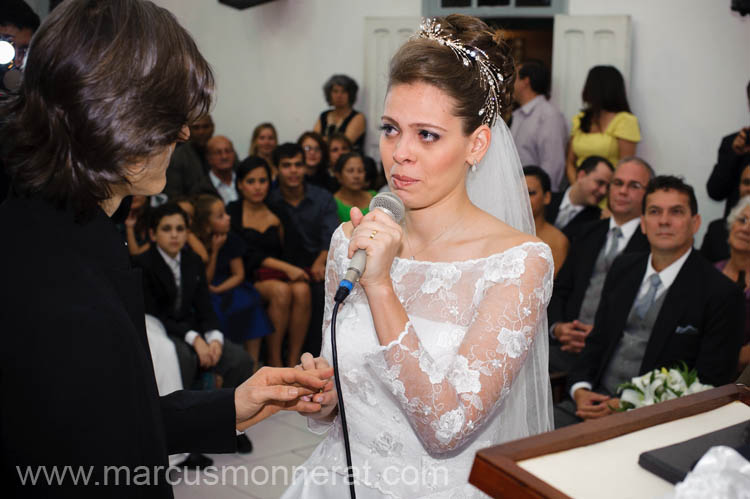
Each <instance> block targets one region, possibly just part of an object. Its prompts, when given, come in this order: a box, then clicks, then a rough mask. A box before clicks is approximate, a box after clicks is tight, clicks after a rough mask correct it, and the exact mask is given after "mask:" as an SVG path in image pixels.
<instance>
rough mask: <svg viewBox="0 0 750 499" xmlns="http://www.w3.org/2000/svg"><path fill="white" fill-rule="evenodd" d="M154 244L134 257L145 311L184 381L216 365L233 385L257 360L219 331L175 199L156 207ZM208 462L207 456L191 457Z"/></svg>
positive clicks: (244, 446)
mask: <svg viewBox="0 0 750 499" xmlns="http://www.w3.org/2000/svg"><path fill="white" fill-rule="evenodd" d="M149 236H150V237H151V240H152V242H153V243H154V244H152V246H151V248H150V249H149V250H148V251H147V252H146V253H144V254H142V255H139V256H138V257H136V258H135V259H134V264H135V265H136V266H137V267H140V268H141V272H142V276H143V277H142V280H143V300H144V306H145V308H144V310H145V312H146V313H147V314H148V315H150V316H152V317H155V318H156V319H158V320H159V321H160V322H161V324H162V325H163V326H164V328H165V330H166V332H167V334H168V335H169V338H170V339H171V340H172V342H173V343H174V346H175V349H176V352H177V358H178V361H179V365H180V372H181V375H182V385H183V386H185V387H188V388H189V387H191V386H193V385H194V383H195V381H196V379H197V376H198V371H199V369H200V370H212V371H213V372H215V373H216V374H217V375H218V376H221V379H222V380H223V383H222V386H223V387H226V388H234V387H236V386H239V385H240V384H241V383H242V382H243V381H245V380H246V379H247V378H249V377H250V376H251V375H252V374H253V361H252V360H251V359H250V357H249V356H248V355H247V353H245V351H244V350H243V349H242V348H241V347H239V346H237V345H236V344H234V343H233V342H231V341H229V340H228V339H225V338H224V335H223V334H222V333H221V331H220V330H219V328H220V326H219V321H218V319H217V318H216V314H215V313H214V310H213V307H212V305H211V299H210V297H209V293H208V284H207V282H206V269H205V267H204V265H203V262H202V261H201V259H200V258H199V257H198V256H197V255H196V254H195V253H193V252H192V250H190V249H189V248H187V247H186V245H185V243H186V241H187V216H186V215H185V213H184V212H183V211H182V209H181V208H180V207H179V206H178V205H177V204H176V203H167V204H163V205H161V206H159V207H157V208H155V209H154V211H153V213H152V215H151V221H150V224H149ZM237 444H238V445H237V447H238V449H239V450H240V452H250V451H251V450H252V444H251V443H250V441H249V440H248V439H247V437H246V436H244V434H243V435H241V436H240V437H239V438H238V439H237ZM190 458H191V459H192V460H193V462H196V463H202V464H203V465H204V466H205V465H208V464H210V463H208V462H207V461H206V459H207V458H205V457H203V459H202V460H201V459H200V457H199V456H190Z"/></svg>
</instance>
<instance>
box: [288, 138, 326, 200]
mask: <svg viewBox="0 0 750 499" xmlns="http://www.w3.org/2000/svg"><path fill="white" fill-rule="evenodd" d="M297 144H299V145H300V146H301V147H302V150H303V151H305V181H306V182H308V183H310V184H313V185H317V186H318V187H322V188H324V189H328V185H329V184H330V183H331V180H332V179H333V177H331V174H330V173H329V164H328V143H326V141H325V140H324V139H323V137H322V136H321V135H320V134H319V133H316V132H305V133H303V134H302V135H300V137H299V139H297Z"/></svg>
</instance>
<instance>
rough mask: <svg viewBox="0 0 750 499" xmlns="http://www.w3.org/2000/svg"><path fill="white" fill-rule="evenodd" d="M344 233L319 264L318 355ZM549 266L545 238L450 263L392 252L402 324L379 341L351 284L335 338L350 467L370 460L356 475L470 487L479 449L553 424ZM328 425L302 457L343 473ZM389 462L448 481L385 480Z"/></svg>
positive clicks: (444, 491) (342, 264) (450, 491)
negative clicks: (393, 336) (322, 301)
mask: <svg viewBox="0 0 750 499" xmlns="http://www.w3.org/2000/svg"><path fill="white" fill-rule="evenodd" d="M348 243H349V241H348V239H347V238H346V236H345V235H344V233H343V230H342V229H341V228H339V229H338V230H337V231H336V233H335V234H334V236H333V239H332V242H331V250H330V252H329V258H328V266H327V269H326V297H327V298H326V305H325V317H326V321H325V324H324V328H323V334H324V339H323V351H322V355H323V356H324V357H326V358H327V359H328V360H329V362H330V360H331V350H330V317H331V313H332V308H333V300H332V297H333V295H334V293H335V291H336V287H337V285H338V281H339V279H340V276H341V275H343V273H344V271H345V270H346V267H347V265H348V263H349V260H348V258H347V247H348ZM552 269H553V263H552V256H551V254H550V251H549V248H548V247H547V246H546V245H545V244H543V243H531V242H530V243H524V244H521V245H519V246H516V247H513V248H510V249H508V250H506V251H504V252H502V253H498V254H495V255H492V256H490V257H487V258H481V259H476V260H468V261H463V262H455V263H435V262H419V261H411V260H406V259H400V258H397V259H396V260H395V261H394V263H393V265H392V267H391V279H392V282H393V286H394V290H395V292H396V294H397V296H398V297H399V300H400V301H401V303H402V304H403V306H404V308H405V310H406V312H407V315H408V317H409V322H408V323H407V325H406V327H405V329H404V331H403V332H402V333H401V334H400V336H399V338H398V339H397V340H396V341H394V342H392V343H391V344H389V345H380V343H379V341H378V336H377V333H376V331H375V328H374V326H373V322H372V316H371V315H370V311H369V306H368V302H367V297H366V295H365V293H364V291H363V290H362V289H361V287H359V286H357V287H355V288H354V290H353V291H352V294H351V295H350V296H349V298H348V299H347V301H346V302H345V303H344V305H343V306H342V307H341V309H340V310H339V316H338V317H339V319H338V324H337V335H338V336H337V338H338V341H337V343H338V346H339V368H340V371H341V374H342V385H343V391H344V402H345V404H346V409H347V420H348V423H349V432H350V441H351V445H352V453H353V459H354V466H355V468H358V467H362V466H365V463H367V466H368V468H369V469H370V471H369V473H368V476H366V477H365V476H362V475H363V474H364V473H360V474H359V476H358V477H357V478H358V482H359V483H361V484H364V485H367V486H369V487H372V488H373V489H376V490H378V491H379V492H380V493H381V494H390V495H392V496H395V497H428V496H429V497H474V496H477V497H478V496H480V495H481V494H480V493H479V491H478V490H477V489H474V488H472V487H471V486H469V485H467V479H468V474H469V470H470V468H471V464H472V461H473V458H474V454H475V452H476V451H477V450H478V449H481V448H484V447H488V446H491V445H496V444H498V443H500V442H504V441H508V440H512V439H515V438H520V437H523V436H527V435H530V434H535V433H539V432H543V431H547V430H549V429H551V424H552V416H551V396H550V389H549V381H548V377H547V346H546V344H547V342H546V329H547V321H546V306H547V303H548V301H549V298H550V296H551V293H552V272H553V270H552ZM310 426H311V429H313V431H326V430H329V428H328V427H325V426H323V425H321V424H320V423H317V422H315V421H313V420H311V423H310ZM330 426H332V428H330V431H329V434H328V436H327V438H326V439H325V440H324V441H323V443H322V444H321V445H320V446H319V447H318V449H316V451H315V452H314V453H313V455H312V456H311V457H310V459H309V460H308V462H307V463H306V464H305V466H306V467H308V468H310V467H315V466H326V467H327V468H328V469H333V465H334V464H337V465H338V466H339V467H340V469H339V470H334V471H339V472H340V473H343V472H344V470H343V468H344V467H345V465H346V464H345V459H344V452H343V445H342V443H341V440H342V436H341V429H340V426H339V421H338V419H336V420H335V421H334V423H333V424H332V425H330ZM393 466H395V467H396V469H404V468H405V467H407V466H412V467H416V468H417V469H418V470H420V472H421V473H422V474H423V475H422V476H424V474H425V473H426V474H427V475H430V473H432V474H433V475H434V474H435V473H437V474H438V475H439V474H440V473H447V475H448V480H447V481H445V482H447V483H444V480H443V479H442V475H440V476H438V477H437V483H429V480H427V482H428V483H417V484H408V483H403V482H405V481H406V480H400V481H398V480H397V482H399V483H392V482H393V481H394V480H392V478H393V477H390V478H391V479H389V476H387V473H386V471H387V468H388V467H393ZM441 466H442V467H444V468H445V469H444V470H437V469H436V467H441ZM423 481H424V480H422V481H420V482H423ZM306 490H307V489H306ZM287 495H288V494H287ZM303 495H304V494H303ZM308 495H309V494H308ZM312 496H313V497H315V495H314V494H313V495H312ZM288 497H291V496H290V495H288ZM321 497H323V496H321Z"/></svg>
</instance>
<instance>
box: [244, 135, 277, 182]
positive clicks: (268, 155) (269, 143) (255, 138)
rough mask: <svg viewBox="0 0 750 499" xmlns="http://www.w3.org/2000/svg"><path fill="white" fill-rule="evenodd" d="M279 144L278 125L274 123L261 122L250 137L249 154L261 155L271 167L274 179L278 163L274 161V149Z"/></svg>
mask: <svg viewBox="0 0 750 499" xmlns="http://www.w3.org/2000/svg"><path fill="white" fill-rule="evenodd" d="M278 144H279V136H278V134H277V133H276V127H275V126H273V124H272V123H261V124H260V125H258V126H256V127H255V129H253V135H252V136H251V137H250V151H249V154H248V156H260V157H261V158H263V159H265V160H266V162H267V163H268V164H269V165H270V167H271V172H272V173H273V179H274V180H275V179H276V174H277V171H276V166H277V165H276V163H274V162H273V151H274V149H276V146H277V145H278Z"/></svg>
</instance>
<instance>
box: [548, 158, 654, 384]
mask: <svg viewBox="0 0 750 499" xmlns="http://www.w3.org/2000/svg"><path fill="white" fill-rule="evenodd" d="M653 177H654V170H653V169H652V168H651V166H649V164H648V163H646V162H645V161H643V160H642V159H640V158H636V157H629V158H623V160H622V161H620V163H619V164H618V166H617V169H616V170H615V174H614V177H613V178H612V181H611V182H610V184H609V199H608V201H607V203H608V206H609V210H610V211H611V212H612V216H611V217H610V218H608V219H604V220H597V221H595V222H589V224H588V225H586V226H585V227H584V228H583V229H582V231H581V235H580V236H579V237H578V239H577V240H576V241H575V243H573V245H572V246H571V248H570V251H569V252H568V257H567V259H566V260H565V263H564V264H563V266H562V268H561V269H560V272H559V273H558V274H557V278H556V279H555V287H554V291H553V293H552V299H551V300H550V303H549V306H548V308H547V316H548V318H549V324H550V336H551V337H552V342H551V344H550V371H564V372H567V371H568V370H569V369H570V366H571V364H572V363H573V361H574V360H575V358H576V357H577V356H578V353H579V352H580V351H581V350H582V349H583V347H584V345H585V342H586V336H587V335H588V334H589V333H590V332H591V329H592V327H593V326H594V314H595V313H596V308H597V306H598V305H599V297H600V296H601V291H602V287H603V286H604V279H605V278H606V276H607V272H608V271H609V268H610V267H611V266H612V262H614V259H615V258H616V257H617V255H620V254H621V253H631V252H634V251H648V249H649V246H648V240H647V239H646V236H645V235H643V232H641V227H640V217H641V205H642V202H643V194H644V193H645V192H646V186H647V185H648V183H649V181H650V180H651V179H652V178H653Z"/></svg>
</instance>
